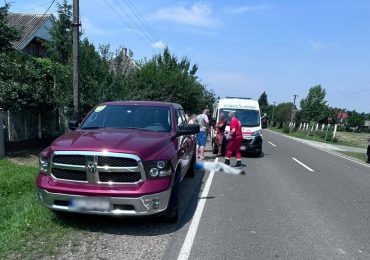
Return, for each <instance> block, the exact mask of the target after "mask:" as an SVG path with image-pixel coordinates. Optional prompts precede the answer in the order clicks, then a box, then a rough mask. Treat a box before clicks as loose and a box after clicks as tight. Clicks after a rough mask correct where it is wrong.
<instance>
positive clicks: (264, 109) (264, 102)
mask: <svg viewBox="0 0 370 260" xmlns="http://www.w3.org/2000/svg"><path fill="white" fill-rule="evenodd" d="M258 104H259V105H260V110H261V113H267V110H268V107H269V103H268V101H267V94H266V92H265V91H264V92H263V93H262V94H261V96H260V97H259V98H258Z"/></svg>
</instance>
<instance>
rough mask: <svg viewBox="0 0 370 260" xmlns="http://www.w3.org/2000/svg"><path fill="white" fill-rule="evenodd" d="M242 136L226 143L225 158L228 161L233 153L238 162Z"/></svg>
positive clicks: (240, 156)
mask: <svg viewBox="0 0 370 260" xmlns="http://www.w3.org/2000/svg"><path fill="white" fill-rule="evenodd" d="M242 142H243V136H237V137H235V138H233V139H231V140H229V142H228V143H227V146H226V155H225V158H227V159H230V157H231V155H232V154H233V152H235V157H236V159H238V160H240V159H241V158H242V155H241V153H240V147H241V146H242Z"/></svg>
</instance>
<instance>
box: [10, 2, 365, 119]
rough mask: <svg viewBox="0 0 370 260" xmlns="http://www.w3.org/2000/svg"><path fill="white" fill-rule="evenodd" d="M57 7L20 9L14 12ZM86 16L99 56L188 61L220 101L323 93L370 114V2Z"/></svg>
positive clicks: (206, 6)
mask: <svg viewBox="0 0 370 260" xmlns="http://www.w3.org/2000/svg"><path fill="white" fill-rule="evenodd" d="M8 2H10V1H8ZM69 2H72V1H71V0H70V1H69ZM50 3H51V1H47V0H33V1H29V0H28V1H27V0H13V2H12V6H11V11H13V12H32V13H44V12H45V10H46V9H47V7H48V6H49V4H50ZM50 11H51V12H54V13H55V11H56V6H55V5H54V6H53V7H52V8H51V9H50ZM80 16H81V23H82V30H83V32H84V35H83V37H87V38H88V39H89V40H90V41H92V42H93V43H94V44H95V45H96V46H98V45H99V44H110V46H111V48H112V50H115V49H118V48H120V47H127V48H129V49H131V50H132V51H133V52H134V58H135V59H137V60H141V59H143V58H145V57H147V58H150V57H152V56H153V55H154V54H156V53H158V52H161V50H162V48H163V47H164V46H168V47H169V48H170V50H171V51H172V52H173V53H175V54H176V55H177V56H178V57H184V56H187V57H188V58H189V59H190V60H191V62H192V63H196V64H198V66H199V72H198V76H199V78H200V79H201V81H202V82H203V83H204V84H206V86H207V87H208V88H209V89H213V90H214V91H215V93H216V95H217V96H220V97H224V96H243V97H251V98H254V99H257V98H258V97H259V96H260V95H261V93H262V92H263V91H265V92H266V94H267V96H268V101H269V103H273V102H276V103H277V104H278V103H281V102H292V101H293V99H292V96H293V94H297V95H298V98H297V103H298V104H299V101H300V100H301V99H302V98H304V97H306V96H307V94H308V90H309V88H310V87H312V86H315V85H318V84H321V86H322V87H323V88H325V89H326V92H327V96H326V99H327V101H328V104H329V105H330V106H333V107H340V108H345V109H348V110H354V109H355V110H356V111H359V112H367V113H369V112H370V1H369V0H299V1H297V0H275V1H273V0H266V1H264V0H248V1H242V0H229V1H221V0H216V1H169V0H80Z"/></svg>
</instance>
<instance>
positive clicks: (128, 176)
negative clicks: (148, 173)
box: [99, 172, 141, 182]
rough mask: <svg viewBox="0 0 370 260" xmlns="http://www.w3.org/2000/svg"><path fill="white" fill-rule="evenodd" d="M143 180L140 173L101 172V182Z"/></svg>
mask: <svg viewBox="0 0 370 260" xmlns="http://www.w3.org/2000/svg"><path fill="white" fill-rule="evenodd" d="M140 179H141V173H140V172H100V173H99V180H100V182H138V181H140Z"/></svg>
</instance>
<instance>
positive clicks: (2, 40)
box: [0, 4, 20, 52]
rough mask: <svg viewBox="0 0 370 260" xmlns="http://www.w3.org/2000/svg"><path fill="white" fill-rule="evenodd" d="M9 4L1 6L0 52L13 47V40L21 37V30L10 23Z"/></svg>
mask: <svg viewBox="0 0 370 260" xmlns="http://www.w3.org/2000/svg"><path fill="white" fill-rule="evenodd" d="M8 14H9V5H8V4H5V6H3V7H0V52H6V51H9V50H11V49H12V42H14V41H16V40H18V39H19V38H20V32H19V31H18V30H17V29H16V28H14V27H11V26H9V24H8Z"/></svg>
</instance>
